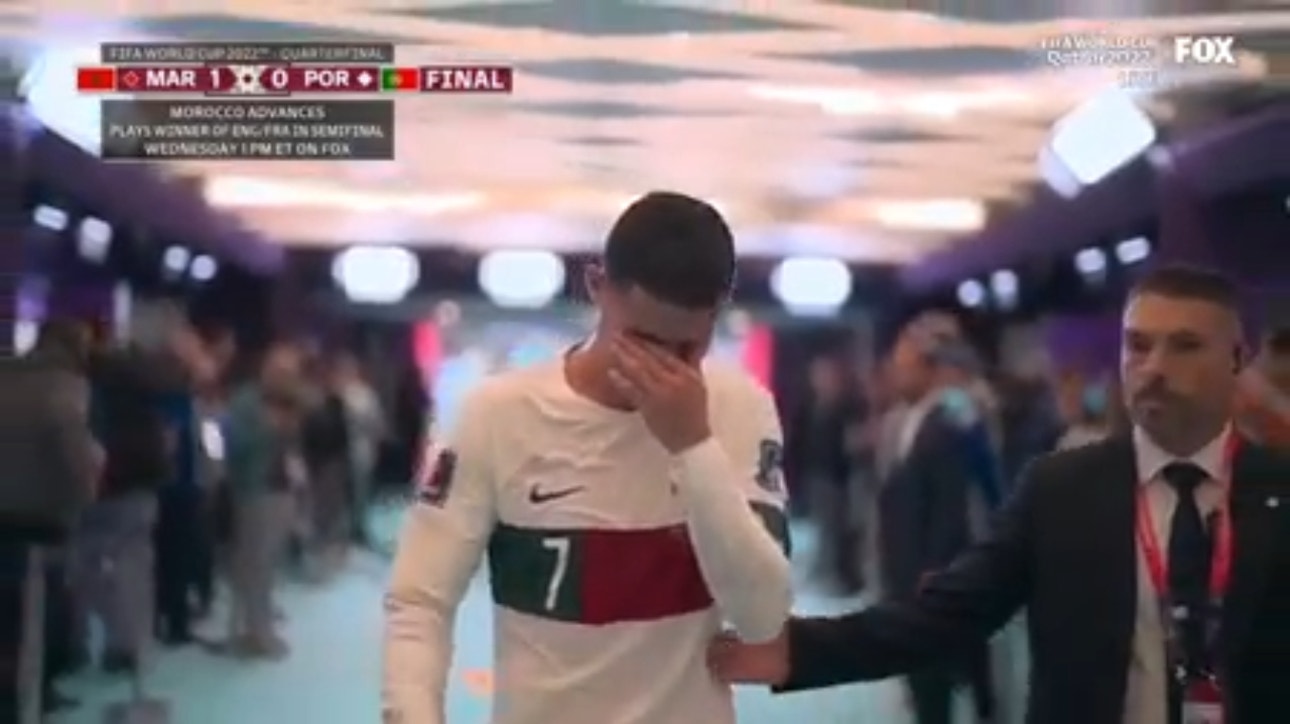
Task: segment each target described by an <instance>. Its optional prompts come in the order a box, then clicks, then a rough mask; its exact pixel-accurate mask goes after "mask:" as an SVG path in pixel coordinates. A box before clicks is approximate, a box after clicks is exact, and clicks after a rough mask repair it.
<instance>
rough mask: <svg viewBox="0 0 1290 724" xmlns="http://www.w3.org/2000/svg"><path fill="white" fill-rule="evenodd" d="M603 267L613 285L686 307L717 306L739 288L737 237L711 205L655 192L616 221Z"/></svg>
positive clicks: (664, 192)
mask: <svg viewBox="0 0 1290 724" xmlns="http://www.w3.org/2000/svg"><path fill="white" fill-rule="evenodd" d="M604 264H605V274H606V276H607V277H608V278H609V281H610V283H612V284H616V285H619V286H636V287H640V288H641V290H642V291H645V292H647V293H648V294H650V295H651V296H653V297H655V298H657V299H658V300H659V301H662V302H666V303H668V304H674V305H676V306H678V307H684V308H687V309H706V308H710V307H716V306H718V305H719V304H721V302H722V301H724V300H725V299H726V298H727V297H729V296H730V291H731V289H732V288H733V287H734V280H735V241H734V235H733V234H732V233H731V232H730V227H729V226H728V225H727V224H726V221H725V219H723V218H721V213H720V212H718V211H717V210H716V209H715V208H713V207H712V205H711V204H708V203H707V202H704V201H701V200H699V199H696V198H694V197H692V196H686V195H684V194H679V193H674V192H670V191H652V192H650V193H648V194H646V195H644V196H642V197H641V198H639V199H637V200H636V201H635V202H633V203H632V205H631V206H628V207H627V210H626V211H624V212H623V213H622V215H621V216H619V217H618V221H616V222H615V223H614V227H613V229H611V230H610V232H609V238H608V239H607V240H606V241H605V256H604Z"/></svg>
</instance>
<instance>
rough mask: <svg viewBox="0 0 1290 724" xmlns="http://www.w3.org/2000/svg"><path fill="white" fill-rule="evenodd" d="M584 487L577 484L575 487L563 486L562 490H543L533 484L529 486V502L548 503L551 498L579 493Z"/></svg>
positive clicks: (557, 498) (555, 498) (535, 503)
mask: <svg viewBox="0 0 1290 724" xmlns="http://www.w3.org/2000/svg"><path fill="white" fill-rule="evenodd" d="M585 489H586V488H584V487H583V486H581V485H579V486H578V487H576V488H565V489H564V490H551V491H546V492H543V490H542V489H541V488H539V487H538V486H536V485H534V486H533V487H531V488H529V502H530V503H532V504H534V505H541V504H543V503H550V502H551V501H553V500H559V499H561V498H567V497H569V496H570V495H574V494H575V493H581V492H582V491H583V490H585Z"/></svg>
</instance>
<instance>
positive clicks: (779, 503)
mask: <svg viewBox="0 0 1290 724" xmlns="http://www.w3.org/2000/svg"><path fill="white" fill-rule="evenodd" d="M704 376H705V379H706V383H707V386H708V391H709V415H710V420H711V425H712V429H713V436H714V438H715V441H716V443H717V444H718V445H719V446H720V449H721V450H722V451H724V457H726V458H728V460H729V462H728V464H727V465H726V466H725V467H726V468H728V470H729V471H730V474H729V475H724V476H720V477H728V478H730V479H729V480H720V481H719V483H720V488H721V490H719V491H713V492H715V493H719V495H718V496H717V497H723V496H724V497H725V498H726V499H727V500H728V498H729V496H730V495H732V494H735V495H741V496H742V500H735V501H734V504H733V505H730V506H727V507H728V509H729V510H730V511H732V512H730V513H729V514H728V515H729V516H731V517H732V518H737V519H738V520H731V522H730V523H729V524H726V523H725V522H723V521H717V517H718V516H715V515H709V516H708V517H707V518H705V520H706V521H707V522H702V523H700V521H699V520H698V518H701V517H703V516H699V515H697V514H696V512H695V510H694V509H695V508H696V507H697V506H701V505H703V506H707V505H709V504H708V503H706V502H702V501H701V498H703V496H702V495H699V494H698V493H695V494H694V495H692V496H689V497H687V495H686V494H685V492H686V491H685V490H679V489H678V484H679V483H681V482H682V481H681V479H680V478H679V477H678V476H679V471H678V469H677V460H676V459H674V458H672V457H670V456H669V455H668V453H667V452H666V451H665V450H664V449H663V448H662V447H661V446H660V445H659V444H658V442H657V441H655V439H654V438H653V437H652V436H651V435H650V433H649V431H648V430H647V429H646V427H645V425H644V422H643V421H642V419H641V418H640V416H639V415H637V414H635V413H630V412H621V411H616V410H611V409H609V408H606V407H603V406H601V405H598V404H596V403H594V402H592V401H590V400H588V399H586V398H584V397H581V396H579V395H577V394H576V393H574V392H573V390H572V389H570V387H569V386H568V384H567V382H566V381H565V377H564V369H563V361H562V360H561V361H559V362H555V363H552V364H547V365H543V366H539V367H536V368H530V369H526V370H522V371H518V372H513V373H508V374H504V375H500V376H498V377H496V378H493V379H491V380H489V381H487V382H485V383H484V384H483V385H481V387H480V388H479V389H477V390H476V391H475V392H474V393H473V394H472V395H470V396H469V397H468V399H467V401H466V402H465V404H464V405H463V408H462V411H461V414H460V420H459V424H458V426H457V431H456V434H455V435H454V436H452V438H451V439H450V441H449V442H448V444H447V445H446V446H444V447H442V448H440V449H438V450H437V452H436V454H435V456H434V460H435V462H434V464H433V465H430V466H428V469H427V471H426V475H425V476H424V479H423V481H422V484H421V486H420V488H419V494H418V495H419V501H418V503H417V504H416V505H414V506H413V508H412V510H411V511H410V520H409V521H408V523H407V527H406V529H405V531H404V534H403V539H402V542H401V544H400V552H399V556H398V559H397V562H396V564H395V570H394V575H393V582H392V584H391V593H390V596H389V601H388V621H387V631H386V638H387V658H386V674H385V691H384V699H385V705H386V716H387V721H399V722H408V723H410V724H444V720H443V718H442V716H443V691H444V687H445V683H446V675H447V668H448V665H449V659H450V646H451V641H452V631H451V622H452V615H453V611H454V609H455V607H456V604H457V603H458V600H459V599H460V598H461V596H462V595H463V594H462V592H463V590H464V589H465V587H466V585H467V583H468V582H469V579H470V577H471V576H472V574H473V573H474V572H475V570H476V568H477V567H478V566H479V565H480V562H481V557H482V556H483V554H486V559H487V568H488V576H489V582H490V587H491V590H492V596H493V601H494V604H495V613H496V615H495V625H496V631H495V634H496V636H495V640H496V652H495V653H496V661H495V682H496V687H495V689H496V693H495V697H494V700H493V719H492V721H493V723H494V724H557V723H558V724H728V723H730V722H733V721H734V709H733V703H732V696H731V692H730V690H729V688H728V687H726V686H723V685H720V684H718V683H716V682H715V681H714V680H713V678H712V676H711V675H710V673H709V671H708V669H707V665H706V662H705V651H706V648H707V645H708V642H709V641H710V640H711V638H712V636H713V635H714V634H716V633H717V632H718V630H719V629H720V628H721V625H722V621H723V619H724V620H729V621H734V620H736V617H735V616H734V615H732V612H731V611H729V610H724V609H723V608H722V606H720V605H718V604H716V603H715V602H714V601H716V600H723V601H724V600H727V598H733V597H734V596H735V595H738V596H741V597H743V598H745V599H750V600H749V601H748V604H749V605H752V604H754V603H756V601H755V600H752V599H756V598H758V596H763V597H769V599H770V601H771V612H772V614H778V615H781V616H784V615H787V604H788V601H787V595H788V594H787V564H786V563H785V562H784V559H785V555H786V546H787V526H786V523H785V517H784V502H785V499H784V484H783V476H782V472H781V470H782V468H781V463H782V460H781V458H782V446H781V433H780V426H779V421H778V417H777V415H776V414H775V410H774V405H773V402H772V400H771V398H770V395H769V394H768V393H767V391H766V390H764V389H763V388H762V387H761V386H760V385H758V384H757V383H756V382H755V381H753V380H752V378H751V377H749V376H747V375H746V374H744V373H743V372H742V371H739V370H736V369H733V368H723V367H720V366H717V365H710V366H706V367H705V370H704ZM704 495H707V493H704ZM708 497H709V498H711V497H712V496H708ZM711 507H713V508H715V507H717V506H716V505H715V504H712V505H711ZM723 514H725V513H723ZM696 525H707V526H709V528H716V527H722V528H728V529H729V535H731V536H733V535H735V534H736V533H740V534H743V535H752V536H759V537H761V538H764V539H765V541H764V542H765V544H766V545H764V546H759V545H751V546H747V548H748V552H747V556H748V557H749V558H752V557H755V556H756V555H762V556H763V557H762V558H761V560H767V558H766V557H765V555H766V551H767V550H769V555H770V556H771V557H772V558H771V564H773V565H771V564H764V565H763V564H760V563H758V564H752V562H751V561H748V563H749V564H750V565H743V566H742V569H744V570H743V571H736V573H746V575H743V576H742V577H740V576H738V575H733V573H732V575H731V576H724V575H723V573H722V572H721V571H719V570H717V568H718V563H717V561H719V560H720V561H722V565H721V567H722V568H741V566H739V565H731V566H726V565H725V564H724V560H726V559H721V558H720V557H719V556H720V555H725V554H726V553H723V552H722V551H719V550H718V549H720V548H722V546H723V544H724V543H725V542H726V541H727V539H726V538H725V536H727V532H728V531H727V530H725V529H723V530H715V531H714V530H708V531H703V530H696V529H695V526H696ZM736 529H738V530H736ZM744 531H751V532H750V533H746V532H744ZM696 541H704V542H703V543H702V544H701V545H696ZM707 541H711V542H707ZM753 542H754V543H758V542H759V541H753ZM740 545H743V544H742V543H741V544H740ZM699 548H701V549H702V550H697V549H699ZM754 549H756V550H754ZM729 555H732V556H737V555H739V553H737V552H736V553H729ZM701 560H702V564H701ZM735 560H736V561H737V559H735ZM737 562H738V561H737ZM752 565H762V568H760V569H757V571H752V568H751V566H752ZM748 571H752V572H748ZM759 571H764V575H765V577H766V579H765V581H764V582H762V583H763V584H764V588H763V589H762V591H758V590H756V586H757V584H758V581H757V580H756V579H755V575H760V574H759V573H758V572H759ZM736 579H737V580H739V581H740V585H742V586H743V588H740V589H739V590H738V591H734V587H735V584H734V583H718V581H726V580H731V581H733V580H736ZM781 579H782V580H781ZM722 586H724V589H722V588H721V587H722ZM718 589H720V590H718ZM780 589H782V590H783V591H784V594H783V596H784V602H783V604H782V606H781V607H782V608H783V609H784V610H783V611H782V612H776V611H775V610H774V606H775V604H774V600H775V596H776V595H777V594H776V593H775V591H777V590H780ZM722 590H725V591H727V592H728V593H729V596H728V597H723V596H722V595H721V594H722ZM762 609H763V610H766V606H765V605H763V606H762ZM762 618H763V619H765V618H767V617H766V616H762ZM780 622H782V617H781V618H780V619H778V620H774V619H772V620H768V624H770V625H773V626H778V623H780Z"/></svg>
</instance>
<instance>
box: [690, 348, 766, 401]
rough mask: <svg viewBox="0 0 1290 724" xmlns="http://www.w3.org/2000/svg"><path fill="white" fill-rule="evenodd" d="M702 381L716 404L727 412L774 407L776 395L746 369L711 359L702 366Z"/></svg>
mask: <svg viewBox="0 0 1290 724" xmlns="http://www.w3.org/2000/svg"><path fill="white" fill-rule="evenodd" d="M703 379H704V382H705V383H706V384H707V386H708V394H709V395H711V397H712V400H713V402H714V403H715V404H716V405H717V406H719V407H722V408H727V409H731V408H733V409H740V410H750V409H765V408H766V407H767V406H769V407H771V408H773V407H774V405H775V400H774V396H773V395H771V392H770V390H769V389H767V388H766V386H765V385H764V384H762V382H761V381H760V380H758V379H757V378H756V377H753V376H752V375H751V374H749V373H748V371H747V370H745V369H743V368H742V367H739V366H737V365H735V364H732V363H730V362H725V361H721V360H708V361H705V362H704V363H703Z"/></svg>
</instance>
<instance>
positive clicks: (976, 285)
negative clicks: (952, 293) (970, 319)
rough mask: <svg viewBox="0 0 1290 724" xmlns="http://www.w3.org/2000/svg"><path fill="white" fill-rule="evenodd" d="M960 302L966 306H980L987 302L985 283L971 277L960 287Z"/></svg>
mask: <svg viewBox="0 0 1290 724" xmlns="http://www.w3.org/2000/svg"><path fill="white" fill-rule="evenodd" d="M958 298H959V304H962V305H963V306H965V307H968V308H972V307H979V306H981V305H982V304H983V303H985V285H984V284H982V283H981V282H979V281H977V280H975V279H969V280H967V281H965V282H963V283H962V284H959V288H958Z"/></svg>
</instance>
